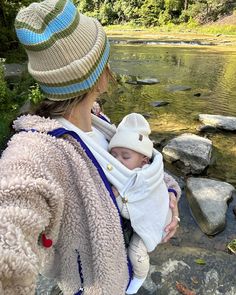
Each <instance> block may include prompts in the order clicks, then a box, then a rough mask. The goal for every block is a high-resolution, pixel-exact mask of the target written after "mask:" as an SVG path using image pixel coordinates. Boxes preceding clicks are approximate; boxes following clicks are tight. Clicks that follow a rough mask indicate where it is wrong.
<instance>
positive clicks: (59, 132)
mask: <svg viewBox="0 0 236 295" xmlns="http://www.w3.org/2000/svg"><path fill="white" fill-rule="evenodd" d="M19 131H20V132H22V131H23V132H29V131H31V132H39V131H38V130H36V129H28V130H26V129H20V130H19ZM47 134H49V135H51V136H54V137H60V136H62V135H65V134H69V135H71V136H72V137H73V138H74V139H76V141H78V142H79V143H80V145H81V147H82V148H83V150H84V151H85V153H86V154H87V156H88V157H89V158H90V160H91V161H92V163H93V164H94V166H95V167H96V168H97V170H98V173H99V175H100V176H101V178H102V181H103V182H104V184H105V187H106V189H107V190H108V192H109V194H110V197H111V198H112V201H113V203H114V205H115V206H116V208H117V211H118V213H119V217H120V224H121V228H122V230H123V222H122V217H121V214H120V210H119V208H118V205H117V202H116V198H115V195H114V194H113V191H112V189H111V185H110V182H109V181H108V179H107V177H106V175H105V173H104V171H103V169H102V167H101V166H100V164H99V163H98V161H97V159H96V158H95V157H94V155H93V154H92V152H91V151H90V149H89V148H88V146H87V145H86V144H85V143H84V142H83V140H82V139H81V137H80V136H79V135H78V134H77V133H76V132H74V131H71V130H66V129H65V128H57V129H54V130H52V131H49V132H47ZM76 252H77V254H78V257H77V262H78V271H79V275H80V281H81V288H80V290H79V291H78V292H77V293H75V294H74V295H82V294H83V291H84V288H83V283H84V277H83V272H82V265H81V259H80V255H79V252H78V250H76ZM127 266H128V271H129V282H128V285H127V289H128V287H129V285H130V282H131V279H132V274H133V270H132V265H131V261H130V259H129V257H128V256H127Z"/></svg>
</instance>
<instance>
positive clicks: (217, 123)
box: [198, 114, 236, 131]
mask: <svg viewBox="0 0 236 295" xmlns="http://www.w3.org/2000/svg"><path fill="white" fill-rule="evenodd" d="M198 118H199V121H200V122H202V123H203V124H204V125H206V126H211V127H214V128H218V129H223V130H227V131H236V117H227V116H221V115H208V114H200V115H199V116H198Z"/></svg>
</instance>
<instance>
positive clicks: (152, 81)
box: [126, 78, 160, 85]
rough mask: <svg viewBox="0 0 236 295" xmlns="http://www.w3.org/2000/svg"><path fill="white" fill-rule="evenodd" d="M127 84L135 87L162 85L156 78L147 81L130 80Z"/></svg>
mask: <svg viewBox="0 0 236 295" xmlns="http://www.w3.org/2000/svg"><path fill="white" fill-rule="evenodd" d="M126 83H128V84H133V85H153V84H157V83H160V81H159V80H157V79H156V78H147V79H139V78H136V79H132V80H128V81H126Z"/></svg>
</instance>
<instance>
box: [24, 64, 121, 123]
mask: <svg viewBox="0 0 236 295" xmlns="http://www.w3.org/2000/svg"><path fill="white" fill-rule="evenodd" d="M104 72H105V73H106V76H107V79H109V80H110V81H111V82H113V83H114V82H116V79H115V77H114V75H113V73H112V71H111V69H110V67H109V65H108V64H107V65H106V67H105V69H104ZM99 81H100V80H98V81H97V83H96V84H95V85H94V87H93V89H92V90H90V91H93V90H95V91H98V92H99V87H98V85H99ZM90 91H88V92H87V93H84V94H82V95H80V96H77V97H75V98H71V99H67V100H62V101H53V100H49V99H47V98H46V99H44V100H43V101H42V102H41V103H40V104H39V105H37V106H33V107H32V106H31V107H30V111H29V112H28V113H30V114H35V115H38V116H41V117H45V118H48V117H49V118H52V117H55V116H64V115H65V114H68V113H70V112H71V110H72V109H73V108H74V107H75V106H76V105H77V104H78V103H80V102H81V101H82V100H84V99H85V97H86V96H87V94H88V93H89V92H90Z"/></svg>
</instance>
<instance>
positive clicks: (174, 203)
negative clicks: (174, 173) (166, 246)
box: [162, 192, 180, 243]
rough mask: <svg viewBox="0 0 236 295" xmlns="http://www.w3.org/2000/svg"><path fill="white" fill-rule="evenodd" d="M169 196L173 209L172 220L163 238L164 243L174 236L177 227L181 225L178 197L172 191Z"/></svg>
mask: <svg viewBox="0 0 236 295" xmlns="http://www.w3.org/2000/svg"><path fill="white" fill-rule="evenodd" d="M169 198H170V208H171V211H172V220H171V223H170V224H168V225H167V226H166V227H165V232H166V236H165V238H164V239H163V240H162V242H163V243H166V242H167V241H169V239H170V238H172V237H173V236H174V234H175V233H176V230H177V228H178V227H179V222H180V219H179V210H178V204H177V199H176V197H175V195H174V194H173V193H172V192H171V193H169Z"/></svg>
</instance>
